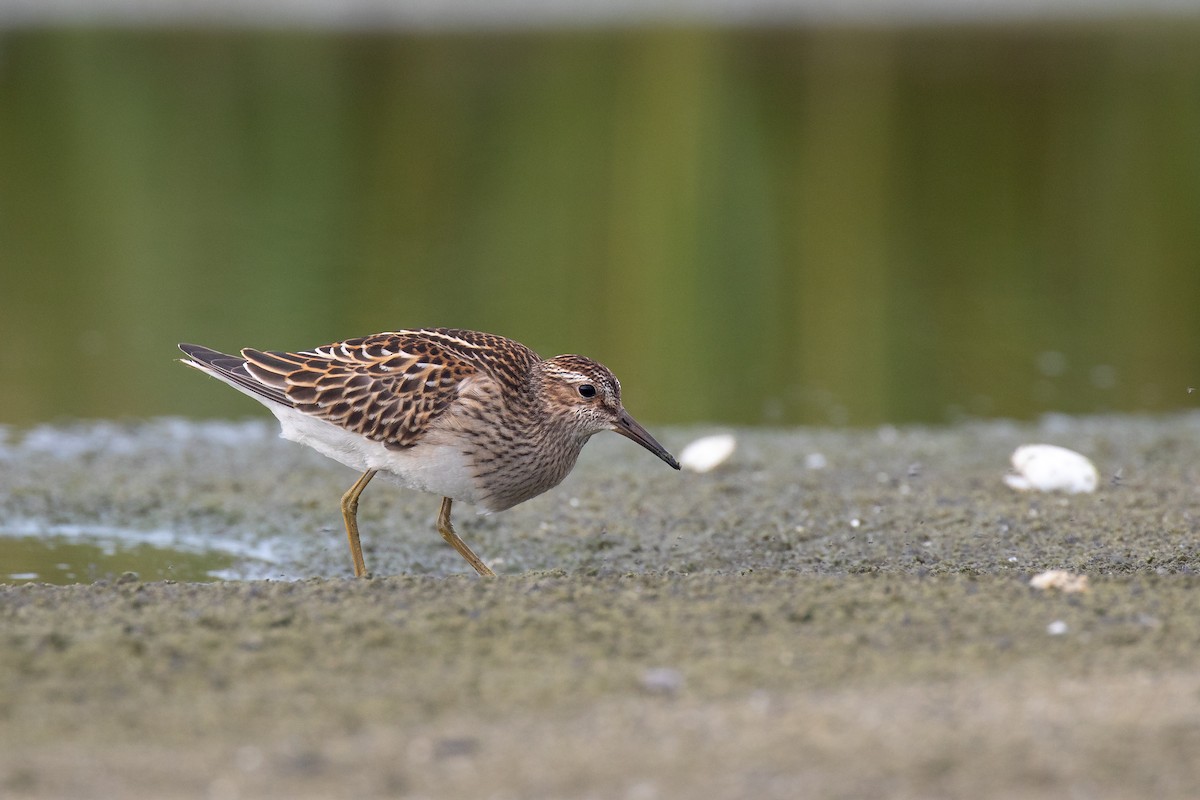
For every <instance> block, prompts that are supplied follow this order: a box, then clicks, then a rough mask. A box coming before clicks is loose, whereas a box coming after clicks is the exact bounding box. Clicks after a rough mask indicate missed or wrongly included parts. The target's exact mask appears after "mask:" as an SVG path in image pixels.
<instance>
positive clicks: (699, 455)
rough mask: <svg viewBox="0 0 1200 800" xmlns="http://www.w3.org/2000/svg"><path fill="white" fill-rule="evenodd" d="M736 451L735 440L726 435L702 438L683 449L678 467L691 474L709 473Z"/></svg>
mask: <svg viewBox="0 0 1200 800" xmlns="http://www.w3.org/2000/svg"><path fill="white" fill-rule="evenodd" d="M736 449H737V439H734V438H733V436H731V435H729V434H728V433H722V434H719V435H717V436H704V437H702V438H700V439H697V440H696V441H694V442H692V443H691V444H689V445H688V446H687V447H685V448H683V452H682V453H680V454H679V466H681V467H683V468H684V469H687V470H691V471H692V472H709V471H710V470H713V469H715V468H716V467H718V466H720V465H721V464H723V463H724V462H725V461H726V459H728V458H729V457H730V456H731V455H733V451H734V450H736Z"/></svg>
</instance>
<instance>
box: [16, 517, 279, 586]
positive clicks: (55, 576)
mask: <svg viewBox="0 0 1200 800" xmlns="http://www.w3.org/2000/svg"><path fill="white" fill-rule="evenodd" d="M274 561H275V559H274V557H273V556H272V553H271V547H270V546H259V547H250V546H247V545H244V544H242V543H240V542H236V541H233V540H230V539H226V538H222V537H220V536H218V535H214V536H211V537H201V536H181V535H175V534H172V533H170V532H168V531H138V530H132V529H122V528H113V527H103V526H96V527H86V526H79V525H37V524H34V523H27V524H24V525H20V526H8V527H2V528H0V583H12V584H22V583H52V584H58V585H67V584H73V583H94V582H95V581H99V580H113V579H115V578H117V577H119V576H121V575H124V574H126V573H133V574H135V575H136V576H137V577H138V578H139V579H141V580H151V581H154V580H174V581H189V582H205V581H215V580H229V579H242V580H247V579H257V578H268V577H272V578H280V577H287V576H284V575H281V574H279V571H278V570H277V569H275V568H274V567H275V563H274Z"/></svg>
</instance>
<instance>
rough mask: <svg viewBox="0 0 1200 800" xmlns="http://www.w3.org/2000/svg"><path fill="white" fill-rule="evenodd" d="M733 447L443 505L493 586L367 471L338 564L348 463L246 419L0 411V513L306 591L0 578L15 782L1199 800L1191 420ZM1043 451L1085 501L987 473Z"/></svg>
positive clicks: (606, 454) (1195, 474)
mask: <svg viewBox="0 0 1200 800" xmlns="http://www.w3.org/2000/svg"><path fill="white" fill-rule="evenodd" d="M655 432H656V433H658V432H659V431H657V430H656V431H655ZM702 432H704V431H700V430H666V431H663V432H662V433H663V435H662V437H661V438H662V439H663V441H664V444H667V446H668V447H672V448H674V449H675V450H676V451H678V449H679V448H680V446H681V445H682V444H683V443H685V442H686V441H688V440H689V439H690V438H693V437H694V436H696V435H699V434H700V433H702ZM738 435H739V447H738V450H737V452H736V453H735V455H734V457H733V458H732V459H731V460H730V462H728V463H727V464H726V465H724V466H723V467H722V468H720V469H718V470H717V471H714V472H712V473H709V474H705V475H694V474H678V473H674V472H672V471H671V470H668V469H666V468H665V467H663V465H662V464H661V463H660V462H657V461H655V460H654V459H653V457H651V456H649V455H647V454H645V453H643V452H641V451H640V450H638V449H637V448H635V447H633V446H632V445H630V444H629V443H628V442H624V441H623V440H620V439H618V437H613V436H605V437H597V440H596V441H595V442H594V443H593V444H591V445H589V448H588V450H587V451H585V460H584V461H583V462H582V463H581V464H580V467H579V468H578V469H577V470H576V473H575V474H574V475H573V476H572V477H571V478H570V479H569V480H568V482H567V483H566V484H564V486H562V487H560V488H559V489H557V490H555V491H554V492H551V493H550V494H549V495H547V496H543V497H541V498H538V499H536V500H534V501H531V502H530V503H527V504H525V505H524V506H521V507H518V508H517V509H514V510H512V511H510V512H506V513H505V514H501V515H496V516H492V517H476V516H474V515H471V514H469V513H468V514H462V515H461V516H460V517H459V520H458V524H459V532H460V533H461V534H462V535H463V537H464V538H465V539H466V540H467V541H468V542H470V543H471V544H472V546H473V547H474V548H475V549H476V551H477V552H479V553H480V554H481V555H482V556H484V558H485V559H487V560H489V561H490V562H491V563H492V564H493V565H494V568H495V569H496V570H497V571H498V572H500V573H502V574H501V577H500V578H498V579H496V580H490V581H482V580H479V579H477V578H475V577H474V576H473V575H468V574H466V572H467V570H468V569H469V568H467V567H466V565H465V564H464V563H462V562H461V560H460V559H458V556H457V555H456V554H455V553H453V551H451V550H449V548H447V547H446V546H445V545H444V544H443V543H442V542H441V540H440V538H439V537H438V536H437V535H436V533H434V531H433V529H432V519H433V516H434V514H435V513H436V511H437V500H436V498H431V497H427V496H418V495H413V494H411V493H408V492H404V491H400V490H397V489H394V488H392V487H389V486H387V485H386V484H379V485H376V484H372V486H371V487H370V489H369V490H368V492H367V493H366V494H365V495H364V499H363V506H362V513H361V520H362V524H363V536H364V540H365V543H366V544H367V558H368V565H369V566H370V567H371V569H372V570H374V572H375V574H376V575H377V576H387V577H375V578H372V579H369V580H361V581H356V580H353V579H351V578H348V577H347V576H348V575H349V571H350V570H349V558H348V555H347V553H346V548H345V544H344V537H343V534H342V533H341V532H340V529H339V518H338V513H337V499H338V497H339V496H340V494H341V492H342V491H344V489H345V488H346V486H348V485H349V483H350V482H351V481H352V480H353V477H354V476H353V475H352V474H350V473H349V471H348V470H344V469H342V468H340V467H338V466H337V465H334V464H329V463H327V462H324V461H323V460H321V459H320V458H319V457H317V456H315V455H314V456H311V457H310V455H309V454H308V453H307V452H306V451H303V450H300V449H299V448H297V447H295V446H294V445H290V444H288V443H285V442H279V441H277V440H275V439H274V438H273V435H272V434H271V433H270V429H269V428H268V427H267V426H266V425H258V424H255V425H244V426H229V425H224V426H219V425H208V426H206V425H195V424H190V423H180V422H171V421H156V422H152V423H144V424H129V425H81V426H74V427H70V426H68V427H59V428H45V429H41V430H39V431H33V432H22V433H15V432H11V431H10V432H7V433H6V435H5V437H4V439H3V442H2V447H0V479H2V482H0V513H2V514H3V515H4V519H5V520H22V521H25V522H26V523H27V522H28V521H29V520H45V521H46V522H47V524H51V523H53V524H83V523H89V522H90V523H94V524H97V525H108V526H128V527H135V528H144V529H156V530H169V531H178V532H179V533H180V535H188V536H194V535H204V534H205V532H208V534H209V535H212V536H218V535H219V536H223V537H240V538H241V539H243V540H244V541H247V542H249V543H254V542H259V541H271V542H278V541H283V542H287V543H288V545H287V546H286V547H282V546H281V547H278V548H277V550H278V558H277V560H276V562H275V563H273V564H272V565H271V569H272V570H274V571H275V572H276V573H277V574H279V575H282V576H289V577H290V576H302V577H303V579H301V580H269V581H239V582H224V583H212V584H197V583H183V582H169V581H145V582H143V581H142V580H137V579H131V578H126V579H123V580H120V581H117V580H113V581H105V582H99V583H94V584H89V585H76V586H67V587H54V586H47V585H39V584H32V585H27V586H18V587H0V795H3V796H5V797H36V798H42V797H105V798H107V797H117V796H120V797H134V798H142V797H146V798H150V797H198V796H202V797H213V798H237V797H332V796H357V797H364V796H365V797H376V796H378V797H384V796H403V797H456V798H459V797H462V798H472V797H480V798H491V797H495V798H525V797H545V798H553V797H596V798H601V797H605V798H607V797H623V798H625V797H627V798H676V797H679V798H683V797H705V798H726V797H727V798H736V797H758V798H776V797H777V798H793V797H800V796H804V797H869V796H889V797H913V798H917V797H967V796H970V797H976V798H980V797H983V798H999V797H1014V798H1015V797H1022V798H1041V797H1045V798H1051V797H1054V798H1059V797H1063V796H1072V797H1096V798H1109V797H1111V798H1118V797H1178V798H1184V797H1197V796H1200V759H1197V758H1196V754H1197V753H1200V669H1197V666H1196V665H1197V664H1200V580H1198V579H1197V577H1196V575H1195V570H1196V568H1197V566H1198V565H1200V538H1198V536H1197V527H1198V524H1200V466H1198V465H1200V415H1187V416H1176V417H1170V418H1156V419H1146V418H1137V417H1112V418H1090V419H1083V420H1072V419H1053V420H1048V421H1046V422H1044V423H1043V424H1042V425H1040V426H1020V425H1014V424H1008V423H986V424H983V423H980V424H971V425H964V426H960V427H956V428H951V429H931V430H929V429H901V430H893V429H884V430H880V431H875V430H872V431H849V432H848V431H819V430H792V431H752V432H751V431H741V432H738ZM1033 441H1049V442H1053V443H1056V444H1061V445H1065V446H1068V447H1072V448H1074V449H1077V450H1079V451H1081V452H1083V453H1085V454H1087V455H1089V456H1090V457H1091V458H1092V459H1093V460H1094V461H1095V462H1096V464H1097V466H1098V467H1099V469H1100V472H1101V476H1102V483H1101V487H1100V489H1099V491H1097V492H1096V493H1095V494H1094V495H1087V496H1073V497H1069V498H1067V497H1062V496H1054V495H1029V494H1021V493H1017V492H1014V491H1012V490H1010V489H1008V488H1007V487H1006V486H1005V485H1004V484H1003V482H1002V476H1003V474H1004V471H1005V469H1006V467H1007V459H1008V456H1009V454H1010V453H1011V452H1012V450H1013V448H1015V447H1016V446H1017V445H1018V444H1022V443H1026V442H1033ZM815 454H820V455H821V456H822V457H823V460H824V462H825V464H826V466H825V467H824V468H821V469H812V468H810V467H811V466H812V465H813V464H814V463H819V462H820V461H821V459H815V458H814V457H813V456H814V455H815ZM1048 568H1066V569H1069V570H1072V571H1074V572H1077V573H1083V574H1086V575H1088V576H1089V579H1090V582H1091V590H1090V591H1089V592H1087V593H1083V594H1072V595H1063V594H1058V593H1045V592H1040V591H1037V590H1034V589H1031V588H1030V587H1029V586H1028V579H1029V577H1030V576H1031V575H1033V574H1035V573H1037V572H1039V571H1041V570H1043V569H1048ZM307 576H312V577H307ZM1052 625H1053V627H1052V628H1051V627H1050V626H1052ZM1049 630H1055V631H1058V633H1050V632H1049Z"/></svg>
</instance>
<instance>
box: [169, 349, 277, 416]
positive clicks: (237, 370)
mask: <svg viewBox="0 0 1200 800" xmlns="http://www.w3.org/2000/svg"><path fill="white" fill-rule="evenodd" d="M179 349H180V350H182V351H183V352H185V353H187V355H188V356H190V357H191V359H192V360H193V361H195V362H196V363H197V364H203V365H204V366H206V367H209V368H210V369H212V370H213V371H215V372H219V373H220V374H222V375H224V376H225V377H227V378H229V379H230V380H231V381H233V382H234V383H236V384H237V385H238V386H241V387H243V388H245V389H248V390H250V391H251V392H253V393H254V394H257V395H259V396H261V397H265V398H266V399H268V400H271V401H272V402H275V403H279V404H280V405H285V406H290V405H292V401H290V400H288V398H287V396H286V395H285V394H284V393H283V392H281V391H279V390H278V389H275V388H272V387H270V386H265V385H263V384H262V383H261V382H260V381H258V380H257V379H256V378H255V377H254V376H253V375H251V374H250V372H249V371H248V370H247V369H246V359H244V358H239V357H238V356H231V355H229V354H228V353H222V352H220V351H219V350H213V349H210V348H208V347H204V346H202V345H198V344H187V343H183V344H180V345H179Z"/></svg>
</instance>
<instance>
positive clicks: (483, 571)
mask: <svg viewBox="0 0 1200 800" xmlns="http://www.w3.org/2000/svg"><path fill="white" fill-rule="evenodd" d="M364 485H365V484H364ZM451 502H452V501H451V500H450V498H449V497H443V498H442V510H441V512H440V513H439V514H438V519H437V529H438V533H440V534H441V535H442V538H443V539H445V540H446V541H447V542H449V543H450V546H451V547H453V548H454V549H455V550H457V551H458V554H459V555H460V556H462V557H463V558H465V559H466V560H467V563H468V564H470V565H471V566H472V567H474V568H475V571H476V572H478V573H479V574H480V575H484V576H486V577H489V578H494V577H496V573H494V572H492V571H491V569H489V568H488V565H487V564H484V563H483V560H482V559H481V558H480V557H479V556H477V555H475V553H474V552H473V551H472V550H471V548H470V547H467V543H466V542H464V541H463V540H462V539H460V538H458V534H457V533H455V532H454V526H453V525H451V524H450V503H451Z"/></svg>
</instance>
